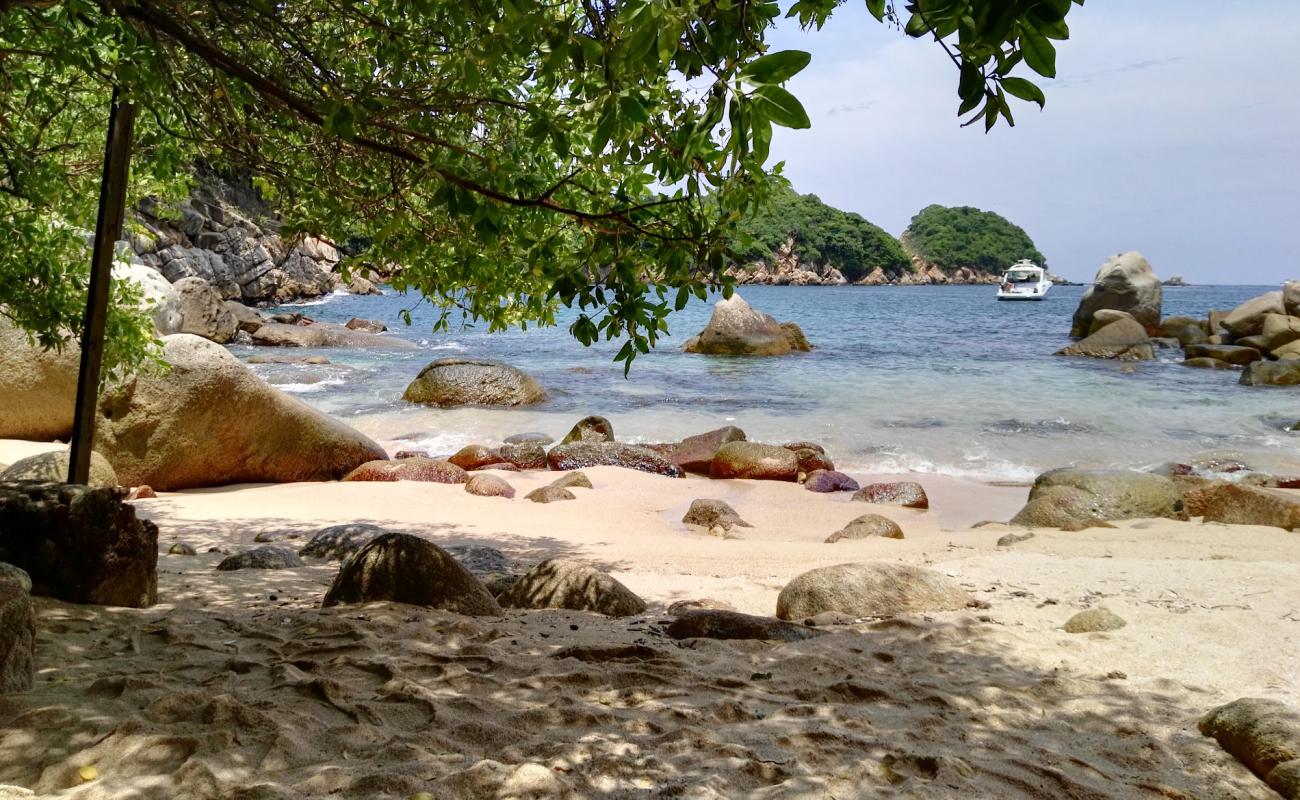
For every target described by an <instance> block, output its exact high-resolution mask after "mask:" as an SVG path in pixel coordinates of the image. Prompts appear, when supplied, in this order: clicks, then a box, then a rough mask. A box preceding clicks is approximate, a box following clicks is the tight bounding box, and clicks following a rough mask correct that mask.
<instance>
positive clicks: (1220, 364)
mask: <svg viewBox="0 0 1300 800" xmlns="http://www.w3.org/2000/svg"><path fill="white" fill-rule="evenodd" d="M1183 366H1184V367H1195V368H1197V369H1236V367H1235V366H1233V365H1232V364H1229V363H1228V362H1227V361H1220V360H1219V359H1217V358H1188V359H1184V361H1183Z"/></svg>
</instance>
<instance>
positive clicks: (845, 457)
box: [234, 286, 1300, 479]
mask: <svg viewBox="0 0 1300 800" xmlns="http://www.w3.org/2000/svg"><path fill="white" fill-rule="evenodd" d="M1272 288H1276V287H1267V286H1207V287H1188V288H1169V289H1166V290H1165V303H1164V313H1165V315H1166V316H1171V315H1175V314H1187V315H1190V316H1203V315H1204V314H1205V313H1206V312H1207V311H1208V310H1209V309H1212V308H1219V309H1228V308H1232V307H1233V306H1235V305H1237V304H1238V303H1240V302H1242V301H1244V300H1247V299H1249V298H1251V297H1254V296H1255V295H1258V294H1261V293H1263V292H1265V291H1269V290H1270V289H1272ZM740 293H741V295H742V296H743V297H744V298H745V299H746V300H747V301H748V302H749V303H750V304H751V305H753V306H754V307H755V308H758V309H760V310H762V311H765V312H767V313H769V314H771V315H773V316H775V317H776V318H777V319H780V320H783V321H784V320H794V321H796V322H798V323H799V324H800V325H801V326H802V327H803V329H804V332H805V333H806V334H807V336H808V339H809V340H810V341H811V342H812V343H813V344H814V345H815V346H816V349H815V350H814V351H813V352H812V353H809V354H800V355H793V356H787V357H780V358H711V357H707V356H696V355H687V354H684V353H682V352H680V349H679V348H680V344H681V342H682V341H684V340H685V339H686V338H687V337H689V336H690V335H692V334H694V333H696V332H698V331H699V329H700V328H702V327H703V326H704V323H705V322H706V321H707V319H708V315H709V312H710V307H709V305H708V304H705V303H694V304H692V305H691V306H689V307H688V308H687V309H685V310H684V311H682V312H680V313H678V314H676V315H674V316H673V317H671V318H670V325H671V327H672V333H673V335H672V337H671V338H670V339H668V340H667V341H664V342H663V343H661V345H660V347H659V348H658V350H657V351H655V352H653V353H651V354H650V355H648V356H643V357H640V358H638V359H637V361H636V362H635V364H634V365H633V368H632V374H631V377H630V378H627V379H624V377H623V371H622V367H621V365H618V364H615V363H613V361H612V357H613V355H614V353H615V352H616V350H617V344H602V345H600V346H596V347H592V348H584V347H582V346H581V345H580V344H578V343H577V342H576V341H575V340H573V339H572V338H571V337H570V336H569V334H568V332H567V330H566V325H567V320H568V319H571V318H572V315H562V317H561V319H562V323H561V325H560V326H559V327H556V328H549V329H542V330H531V329H530V330H529V331H527V332H519V331H511V332H508V333H501V334H488V333H485V332H482V331H480V330H476V329H463V330H454V331H452V332H450V333H442V334H433V333H431V332H430V328H431V323H432V319H433V316H434V315H433V312H432V310H430V309H429V308H427V307H425V306H421V305H418V304H416V303H415V301H414V298H412V297H403V296H400V295H396V294H392V293H390V294H388V295H385V296H383V297H353V296H347V295H334V296H331V297H328V298H325V299H324V300H322V301H316V302H313V303H306V304H299V305H296V306H294V307H293V308H294V310H298V311H302V312H304V313H306V314H308V315H310V316H312V317H313V318H315V319H318V320H321V321H331V322H345V321H347V320H348V319H349V318H351V317H353V316H358V317H366V318H370V319H378V320H381V321H383V322H385V323H386V324H387V325H388V326H389V328H390V329H391V330H392V333H391V334H390V335H394V336H400V337H403V338H407V339H411V340H412V341H415V342H417V343H418V344H419V347H418V348H417V349H415V350H368V351H363V350H339V349H331V350H328V351H322V353H323V354H324V355H326V356H328V357H329V358H330V359H331V361H332V362H333V363H332V364H331V365H328V366H286V365H261V366H258V367H257V370H258V371H259V373H260V374H262V375H263V376H264V377H266V378H267V379H268V380H271V381H272V382H274V383H277V384H278V385H280V386H281V388H283V389H285V390H287V391H290V392H294V393H295V394H297V395H298V396H299V397H301V398H302V399H303V400H305V401H307V402H309V403H312V404H314V405H317V406H319V407H321V408H323V409H325V410H327V411H329V412H330V413H333V414H336V415H339V416H342V417H344V418H347V419H348V421H349V422H350V423H351V424H353V425H356V426H357V427H359V428H360V429H362V430H364V431H365V432H367V433H369V434H370V435H372V436H373V437H375V438H376V439H377V440H379V441H381V442H383V443H384V444H386V445H388V446H390V447H393V448H397V447H413V446H418V447H422V448H426V449H430V450H432V451H434V452H438V453H447V452H451V451H453V450H455V449H456V448H458V447H459V446H461V445H463V444H466V443H469V442H474V441H478V442H487V443H491V442H494V441H499V440H500V439H501V438H503V437H505V436H507V435H509V434H511V433H515V432H519V431H525V430H540V431H544V432H547V433H550V434H551V435H553V436H557V437H558V436H561V435H563V434H564V432H565V431H566V430H567V429H568V427H569V426H570V425H571V424H572V423H573V421H574V420H576V419H577V418H578V417H581V416H583V415H586V414H602V415H604V416H607V417H609V418H610V419H611V420H612V421H613V422H614V425H615V429H616V432H617V433H618V435H619V438H620V439H627V440H632V441H638V440H639V441H660V440H667V439H674V438H680V437H681V436H684V435H688V434H691V433H697V432H700V431H703V430H707V429H710V428H714V427H717V426H719V425H724V424H737V425H740V426H741V427H743V428H744V429H745V430H746V431H747V432H748V433H749V436H750V438H751V439H763V440H771V441H788V440H793V439H814V440H817V441H821V442H824V443H825V444H826V445H827V446H828V448H829V450H830V452H831V455H832V456H833V457H834V458H835V460H836V461H837V463H838V464H839V465H840V466H841V467H843V468H847V469H851V470H854V471H861V472H896V471H922V472H938V473H944V474H952V475H964V476H971V477H978V478H986V479H1026V478H1030V477H1032V476H1033V475H1035V474H1037V473H1038V472H1039V471H1041V470H1043V469H1045V468H1048V467H1053V466H1060V465H1063V464H1069V463H1077V464H1087V465H1099V466H1101V465H1114V466H1145V465H1150V464H1154V463H1159V462H1161V461H1167V460H1187V459H1191V458H1194V457H1197V456H1202V455H1209V454H1215V455H1223V454H1232V455H1235V456H1237V457H1240V458H1244V459H1246V460H1247V461H1250V462H1254V463H1255V464H1256V465H1258V466H1259V467H1261V468H1269V469H1283V470H1296V469H1300V455H1298V454H1297V453H1298V451H1297V447H1298V446H1300V435H1298V434H1294V433H1289V432H1287V431H1285V430H1284V429H1283V426H1284V423H1289V422H1294V421H1296V420H1297V419H1300V402H1298V399H1300V391H1297V390H1293V389H1260V388H1249V387H1243V386H1240V385H1238V383H1237V378H1238V376H1237V374H1236V373H1234V372H1219V371H1210V370H1194V369H1187V368H1185V367H1182V366H1181V365H1180V364H1179V363H1178V362H1179V361H1180V360H1181V351H1180V350H1165V351H1161V352H1160V354H1159V355H1160V358H1159V360H1158V361H1155V362H1147V363H1140V364H1136V365H1125V364H1120V363H1114V362H1107V361H1098V360H1093V359H1072V358H1062V357H1056V356H1053V355H1052V353H1053V352H1055V351H1056V350H1058V349H1059V348H1061V347H1062V346H1064V345H1065V344H1067V343H1068V339H1067V334H1068V332H1069V328H1070V317H1071V315H1072V314H1073V312H1074V309H1075V307H1076V305H1077V303H1078V298H1079V296H1080V294H1081V293H1082V288H1081V287H1075V286H1068V287H1055V288H1053V289H1052V291H1051V293H1050V294H1049V296H1048V298H1047V299H1046V300H1044V301H1042V302H1037V303H999V302H996V301H995V300H994V299H993V294H994V289H993V288H992V287H985V286H953V287H928V286H926V287H836V288H827V287H807V288H799V287H766V286H751V287H742V288H741V290H740ZM408 307H409V308H413V309H414V311H413V313H414V321H415V324H414V325H412V326H411V327H409V328H408V327H406V326H405V325H403V324H402V323H401V322H400V321H399V317H398V312H399V311H400V310H401V309H402V308H408ZM234 350H235V352H236V353H237V354H239V355H241V356H245V355H247V354H249V353H251V352H252V349H251V348H241V347H236V348H234ZM452 355H456V356H467V357H486V358H493V359H499V360H503V361H507V362H509V363H511V364H514V365H516V366H518V367H520V368H522V369H524V370H526V371H527V372H529V373H530V374H532V375H533V376H534V377H536V378H537V379H538V380H539V381H540V382H541V383H542V384H543V385H544V386H545V387H546V388H547V390H548V391H549V392H550V393H551V397H552V399H551V400H550V401H548V402H547V403H545V404H543V405H540V406H536V407H533V408H530V409H522V410H521V409H449V410H440V409H430V408H423V407H412V406H409V405H408V404H406V403H404V402H403V401H402V400H401V393H402V390H403V389H404V388H405V386H406V384H407V383H408V382H409V381H410V380H411V379H412V378H413V377H414V376H415V375H416V373H417V372H419V370H420V369H421V368H422V367H423V366H424V365H425V364H426V363H428V362H429V361H432V360H434V359H436V358H442V357H446V356H452Z"/></svg>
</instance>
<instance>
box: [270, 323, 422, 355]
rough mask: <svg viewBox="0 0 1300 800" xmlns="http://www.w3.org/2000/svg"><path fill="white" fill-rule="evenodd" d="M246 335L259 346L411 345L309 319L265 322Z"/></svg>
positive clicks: (392, 338)
mask: <svg viewBox="0 0 1300 800" xmlns="http://www.w3.org/2000/svg"><path fill="white" fill-rule="evenodd" d="M249 337H250V338H251V339H252V341H253V344H255V345H258V346H261V347H373V348H384V349H389V350H399V349H410V348H413V347H415V345H414V344H413V343H412V342H408V341H407V340H405V339H399V338H397V337H395V336H380V335H378V334H375V333H367V332H366V331H360V330H356V331H354V330H352V329H350V328H347V327H345V326H343V325H338V324H335V323H332V322H312V323H310V324H306V325H286V324H285V323H283V322H267V323H264V324H263V325H262V326H261V327H259V328H258V329H257V330H255V331H253V332H252V333H250V334H249Z"/></svg>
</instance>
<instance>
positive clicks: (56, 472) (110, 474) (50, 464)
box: [0, 450, 117, 487]
mask: <svg viewBox="0 0 1300 800" xmlns="http://www.w3.org/2000/svg"><path fill="white" fill-rule="evenodd" d="M70 461H71V457H70V455H69V453H68V451H67V450H51V451H49V452H47V453H37V454H36V455H34V456H28V457H27V458H20V459H18V460H17V461H15V462H14V463H12V464H10V465H9V466H8V467H6V468H5V469H3V470H0V481H36V482H38V483H63V482H64V481H66V480H67V479H68V465H69V463H70ZM89 485H90V486H94V487H101V486H107V487H113V486H117V473H116V472H114V471H113V465H112V464H110V463H108V459H106V458H104V457H103V456H101V455H100V454H99V453H96V452H94V451H91V453H90V483H89Z"/></svg>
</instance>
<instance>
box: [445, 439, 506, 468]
mask: <svg viewBox="0 0 1300 800" xmlns="http://www.w3.org/2000/svg"><path fill="white" fill-rule="evenodd" d="M447 461H448V462H449V463H451V464H455V465H456V466H458V467H460V468H461V469H463V470H467V471H473V470H476V469H483V468H484V467H486V466H488V465H489V464H500V463H502V462H504V461H507V459H506V457H505V456H504V455H503V454H502V453H501V451H500V450H497V449H495V448H492V447H488V446H486V445H481V444H467V445H465V446H464V447H462V448H461V449H459V450H457V451H456V453H455V454H454V455H452V457H451V458H449V459H447Z"/></svg>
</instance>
